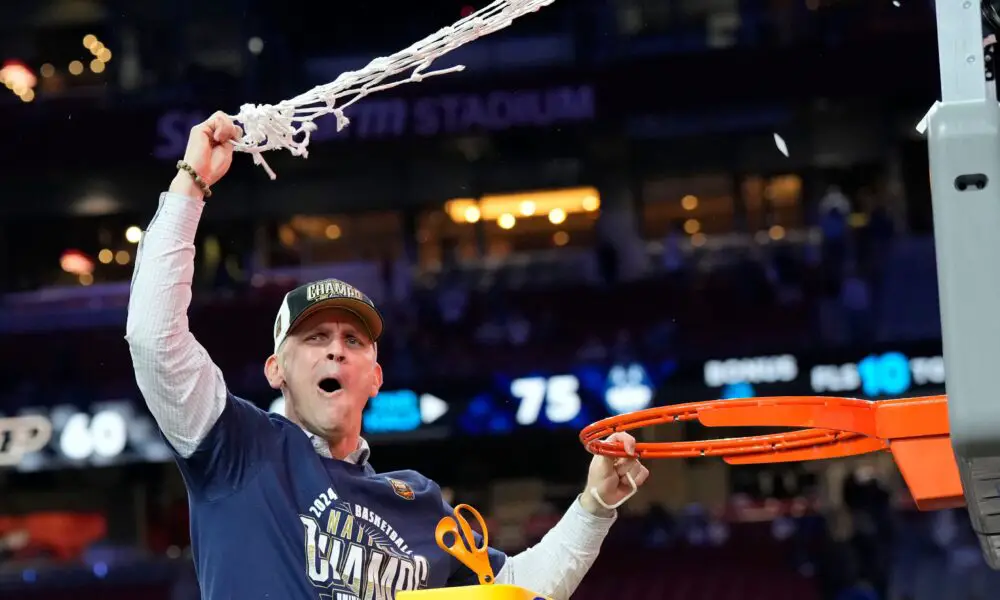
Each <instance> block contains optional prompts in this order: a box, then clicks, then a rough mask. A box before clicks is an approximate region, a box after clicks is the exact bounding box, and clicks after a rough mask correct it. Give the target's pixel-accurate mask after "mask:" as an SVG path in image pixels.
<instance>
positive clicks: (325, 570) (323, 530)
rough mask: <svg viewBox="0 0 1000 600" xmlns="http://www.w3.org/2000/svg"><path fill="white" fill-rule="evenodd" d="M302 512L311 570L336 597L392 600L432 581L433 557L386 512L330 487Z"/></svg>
mask: <svg viewBox="0 0 1000 600" xmlns="http://www.w3.org/2000/svg"><path fill="white" fill-rule="evenodd" d="M309 512H310V513H311V515H305V514H300V515H299V520H300V521H301V522H302V526H303V532H304V534H305V550H306V552H305V559H306V573H307V576H308V577H309V581H310V582H311V583H312V584H313V586H315V587H317V588H320V589H324V590H329V594H326V593H324V594H321V597H322V598H331V599H333V600H388V599H390V598H392V597H393V596H394V594H395V592H397V591H400V590H417V589H422V588H425V587H427V578H428V569H429V567H428V562H427V559H426V558H425V557H423V556H420V555H419V554H413V552H412V551H411V550H410V548H409V546H407V544H406V541H405V540H404V539H403V538H402V537H401V536H400V535H399V534H398V533H397V532H396V530H395V529H394V528H393V527H392V526H391V525H389V523H387V522H386V521H385V520H384V519H383V518H382V517H381V516H379V515H378V514H376V513H375V512H373V511H371V510H369V509H368V508H366V507H363V506H360V505H358V504H351V503H349V502H345V501H342V500H340V499H339V498H338V496H337V494H336V493H335V492H334V491H333V488H330V489H328V490H326V491H324V492H323V493H321V494H319V495H318V496H317V498H316V500H315V501H314V502H313V504H312V505H310V507H309Z"/></svg>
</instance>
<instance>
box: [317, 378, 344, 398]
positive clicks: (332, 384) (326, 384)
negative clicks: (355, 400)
mask: <svg viewBox="0 0 1000 600" xmlns="http://www.w3.org/2000/svg"><path fill="white" fill-rule="evenodd" d="M340 387H341V386H340V382H339V381H337V380H336V379H334V378H333V377H327V378H325V379H322V380H320V382H319V389H321V390H323V391H324V392H325V393H327V394H332V393H334V392H337V391H340Z"/></svg>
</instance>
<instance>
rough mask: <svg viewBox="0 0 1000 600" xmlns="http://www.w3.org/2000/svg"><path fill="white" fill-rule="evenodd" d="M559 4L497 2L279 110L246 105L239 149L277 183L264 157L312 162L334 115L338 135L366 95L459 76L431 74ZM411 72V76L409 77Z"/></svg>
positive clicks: (241, 118)
mask: <svg viewBox="0 0 1000 600" xmlns="http://www.w3.org/2000/svg"><path fill="white" fill-rule="evenodd" d="M554 1H555V0H496V1H495V2H493V3H491V4H490V5H489V6H486V7H485V8H482V9H480V10H478V11H476V12H474V13H472V14H471V15H469V16H467V17H465V18H464V19H461V20H460V21H458V22H457V23H455V24H454V25H452V26H450V27H445V28H443V29H441V30H439V31H438V32H437V33H434V34H432V35H430V36H428V37H426V38H424V39H422V40H420V41H419V42H417V43H415V44H413V45H411V46H410V47H409V48H406V49H404V50H401V51H399V52H397V53H395V54H393V55H392V56H387V57H386V56H382V57H379V58H376V59H375V60H373V61H372V62H370V63H368V66H366V67H364V68H363V69H361V70H359V71H348V72H347V73H342V74H341V75H340V76H339V77H337V79H336V81H334V82H333V83H328V84H326V85H321V86H318V87H315V88H313V89H311V90H309V91H308V92H306V93H304V94H301V95H299V96H296V97H295V98H292V99H291V100H284V101H282V102H279V103H278V104H277V105H271V104H257V105H254V104H244V105H243V106H241V107H240V113H239V114H238V115H235V116H234V117H233V118H234V119H235V120H236V121H238V122H239V123H240V124H241V125H242V127H243V139H242V140H240V141H239V142H238V143H237V144H235V149H236V150H238V151H240V152H249V153H250V154H253V160H254V162H255V163H256V164H258V165H260V166H262V167H263V168H264V170H265V171H267V174H268V175H269V176H270V177H271V179H275V178H276V177H277V175H275V173H274V171H273V170H271V167H270V166H268V164H267V162H266V161H265V160H264V158H263V157H262V156H261V154H262V153H263V152H266V151H267V150H277V149H280V148H286V149H288V151H290V152H291V153H292V154H293V155H294V156H301V157H303V158H307V157H308V156H309V151H308V150H307V147H308V146H309V136H310V134H311V133H312V132H313V131H315V130H316V124H315V123H313V121H314V120H315V119H317V118H318V117H322V116H324V115H328V114H333V115H335V116H336V118H337V131H340V130H342V129H343V128H344V127H347V125H348V124H350V119H348V118H347V117H346V116H345V115H344V110H345V109H346V108H347V107H349V106H350V105H352V104H354V103H355V102H357V101H358V100H360V99H362V98H364V97H365V96H367V95H369V94H372V93H375V92H380V91H382V90H387V89H389V88H393V87H396V86H398V85H402V84H404V83H410V82H417V81H422V80H423V79H425V78H427V77H433V76H435V75H444V74H446V73H455V72H458V71H461V70H463V69H464V68H465V67H464V65H457V66H454V67H450V68H446V69H438V70H435V71H430V70H429V69H430V68H431V64H432V63H433V62H434V60H435V59H437V58H439V57H441V56H443V55H445V54H447V53H448V52H451V51H452V50H454V49H455V48H458V47H459V46H462V45H464V44H467V43H469V42H471V41H472V40H475V39H476V38H479V37H482V36H484V35H489V34H491V33H493V32H494V31H499V30H501V29H504V28H505V27H507V26H509V25H510V24H511V22H513V20H514V19H516V18H517V17H520V16H521V15H524V14H525V13H528V12H533V11H536V10H538V9H539V8H541V7H543V6H548V5H549V4H552V3H553V2H554ZM406 72H409V75H404V73H406Z"/></svg>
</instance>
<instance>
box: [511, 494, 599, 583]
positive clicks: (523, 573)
mask: <svg viewBox="0 0 1000 600" xmlns="http://www.w3.org/2000/svg"><path fill="white" fill-rule="evenodd" d="M617 518H618V515H617V513H615V515H614V516H612V517H597V516H594V515H592V514H590V513H588V512H587V511H586V510H584V508H583V506H581V505H580V500H579V498H578V499H577V500H575V501H574V502H573V504H572V506H570V507H569V510H567V511H566V514H565V515H563V518H562V519H560V520H559V522H558V523H556V526H555V527H553V528H552V529H550V530H549V532H548V533H546V534H545V537H543V538H542V540H541V541H540V542H538V544H536V545H535V546H532V547H531V548H528V549H527V550H525V551H523V552H521V553H519V554H516V555H514V556H512V557H510V558H508V559H507V560H506V562H505V563H504V565H503V568H502V569H501V570H500V571H499V572H498V573H497V583H506V584H511V585H516V586H519V587H522V588H525V589H527V590H529V591H532V592H534V593H536V594H541V595H542V596H548V597H549V598H552V599H553V600H568V598H569V597H570V596H571V595H573V592H575V591H576V588H577V587H579V585H580V582H581V581H583V578H584V576H585V575H586V574H587V572H588V571H589V570H590V567H591V566H593V564H594V561H595V560H597V555H598V553H599V552H600V551H601V544H602V543H603V542H604V538H605V537H607V535H608V531H610V530H611V526H612V525H613V524H614V522H615V521H616V520H617Z"/></svg>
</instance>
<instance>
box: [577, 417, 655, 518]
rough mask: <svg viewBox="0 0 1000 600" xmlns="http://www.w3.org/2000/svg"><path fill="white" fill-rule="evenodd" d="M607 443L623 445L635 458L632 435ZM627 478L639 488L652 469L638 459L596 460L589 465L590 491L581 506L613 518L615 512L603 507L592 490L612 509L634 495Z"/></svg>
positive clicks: (618, 436)
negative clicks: (630, 495)
mask: <svg viewBox="0 0 1000 600" xmlns="http://www.w3.org/2000/svg"><path fill="white" fill-rule="evenodd" d="M606 441H608V442H621V443H622V445H623V446H624V447H625V452H626V454H629V455H630V456H635V438H634V437H632V436H631V435H629V434H627V433H625V432H623V431H619V432H618V433H613V434H611V435H610V436H608V439H607V440H606ZM628 475H631V476H632V479H634V480H635V485H636V487H640V486H642V484H643V483H645V482H646V479H647V478H649V469H647V468H646V467H644V466H643V465H642V463H640V462H639V459H638V458H611V457H606V456H595V457H594V459H593V460H591V461H590V470H589V471H588V472H587V487H586V488H585V489H584V490H583V495H582V496H580V504H581V505H582V506H583V508H584V510H586V511H587V512H589V513H590V514H592V515H596V516H599V517H610V516H611V515H612V514H613V511H610V510H608V509H606V508H604V507H603V506H601V505H600V503H598V502H597V500H596V499H595V498H594V496H593V495H592V494H591V492H590V490H592V489H593V490H596V491H597V494H598V495H599V496H600V497H601V500H604V503H605V504H607V505H609V506H613V505H615V504H617V503H618V502H619V501H621V500H623V499H624V498H626V497H627V496H628V495H629V494H631V493H632V485H631V484H630V483H629V481H628Z"/></svg>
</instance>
